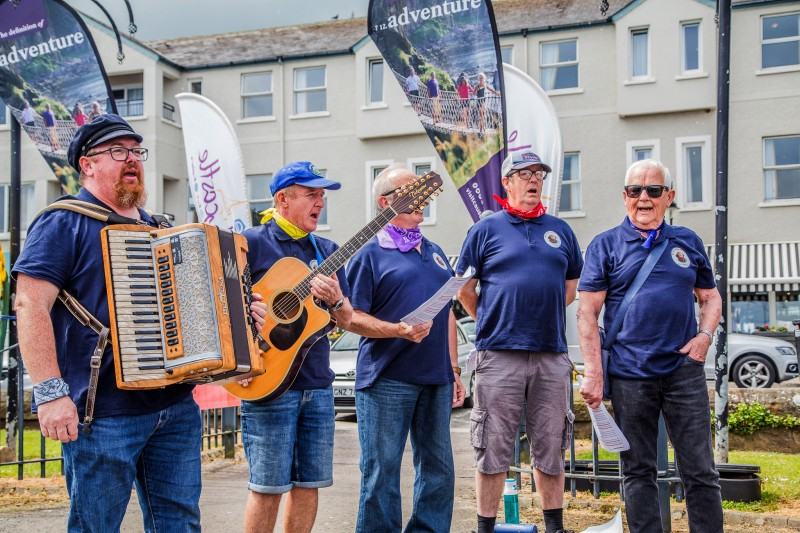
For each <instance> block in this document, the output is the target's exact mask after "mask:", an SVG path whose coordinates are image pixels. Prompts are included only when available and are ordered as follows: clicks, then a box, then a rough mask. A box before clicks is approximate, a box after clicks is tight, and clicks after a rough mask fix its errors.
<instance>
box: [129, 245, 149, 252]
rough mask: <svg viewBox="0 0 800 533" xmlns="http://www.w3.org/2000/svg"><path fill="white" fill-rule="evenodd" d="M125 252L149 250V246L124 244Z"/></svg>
mask: <svg viewBox="0 0 800 533" xmlns="http://www.w3.org/2000/svg"><path fill="white" fill-rule="evenodd" d="M125 251H126V252H151V251H152V250H150V247H149V246H126V247H125Z"/></svg>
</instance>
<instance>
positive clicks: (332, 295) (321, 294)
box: [311, 274, 344, 307]
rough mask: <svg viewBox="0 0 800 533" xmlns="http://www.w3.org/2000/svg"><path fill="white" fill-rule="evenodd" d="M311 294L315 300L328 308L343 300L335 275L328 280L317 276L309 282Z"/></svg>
mask: <svg viewBox="0 0 800 533" xmlns="http://www.w3.org/2000/svg"><path fill="white" fill-rule="evenodd" d="M311 294H312V295H313V296H314V298H316V299H317V300H321V301H323V302H325V304H326V305H327V306H328V307H333V306H334V305H336V303H337V302H338V301H339V300H341V299H342V298H344V295H343V294H342V289H341V287H339V280H338V279H336V274H333V276H331V277H330V278H329V277H328V276H323V275H322V274H317V276H316V277H315V278H314V279H312V280H311Z"/></svg>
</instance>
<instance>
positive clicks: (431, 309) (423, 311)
mask: <svg viewBox="0 0 800 533" xmlns="http://www.w3.org/2000/svg"><path fill="white" fill-rule="evenodd" d="M473 274H474V272H473V271H472V267H470V268H468V269H467V271H466V272H464V275H463V276H462V277H460V278H450V279H448V280H447V281H446V282H445V284H444V285H442V286H441V287H440V288H439V290H438V291H436V294H434V295H433V296H431V297H430V298H428V299H427V300H426V301H425V302H424V303H423V304H422V305H420V306H419V307H417V308H416V309H414V310H413V311H412V312H411V313H409V314H407V315H406V316H404V317H403V318H401V319H400V321H401V322H405V323H406V324H408V325H409V326H419V325H420V324H424V323H426V322H430V321H431V320H433V317H435V316H436V315H438V314H439V311H441V310H442V307H444V306H445V305H446V304H447V302H449V301H450V300H452V299H453V296H455V295H456V293H457V292H458V291H459V289H461V287H463V286H464V285H465V284H466V283H467V282H468V281H469V280H470V279H472V276H473Z"/></svg>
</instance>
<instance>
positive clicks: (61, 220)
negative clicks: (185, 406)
mask: <svg viewBox="0 0 800 533" xmlns="http://www.w3.org/2000/svg"><path fill="white" fill-rule="evenodd" d="M65 198H77V199H78V200H83V201H84V202H90V203H93V204H97V205H100V206H102V207H105V208H106V209H109V207H108V206H106V205H104V204H103V203H102V202H100V200H98V199H97V198H95V197H94V196H93V195H92V194H91V193H89V191H87V190H86V189H81V191H80V192H79V193H78V195H77V197H73V196H66V197H65ZM139 214H140V215H141V217H142V220H144V221H146V222H147V223H148V224H150V225H152V226H156V223H155V222H154V221H153V219H152V218H150V217H149V216H148V215H147V213H145V212H144V211H142V210H139ZM104 227H106V224H105V223H104V222H101V221H99V220H95V219H93V218H89V217H87V216H85V215H81V214H79V213H74V212H72V211H66V210H63V209H57V210H51V211H45V212H44V213H42V214H41V215H40V216H39V217H38V218H36V220H34V221H33V223H32V224H31V226H30V227H29V228H28V237H27V239H25V247H24V248H23V250H22V253H21V254H20V256H19V259H18V260H17V262H16V264H15V265H14V273H17V274H20V273H21V274H25V275H27V276H30V277H32V278H36V279H39V280H44V281H47V282H49V283H52V284H53V285H55V286H56V287H58V288H59V289H65V290H66V291H67V292H68V293H70V294H71V295H72V296H74V297H75V298H77V299H78V301H79V302H80V303H81V305H83V306H84V307H85V308H86V309H87V310H88V311H89V312H90V313H92V314H93V315H94V316H95V318H97V319H98V320H99V321H100V322H101V323H103V324H106V325H108V324H110V319H109V313H108V296H107V294H106V278H105V274H104V268H103V248H102V244H101V241H100V230H101V229H103V228H104ZM50 317H51V319H52V321H53V331H54V334H55V339H56V355H57V357H58V367H59V369H60V370H61V376H62V377H63V378H64V380H65V381H66V382H67V383H68V384H69V388H70V396H71V397H72V401H74V402H75V405H76V406H77V408H78V414H79V416H80V418H81V419H83V416H84V409H85V408H86V394H87V391H88V388H89V372H90V368H89V361H90V360H91V357H92V352H93V350H94V347H95V345H96V344H97V333H95V332H94V331H92V329H91V328H88V327H85V326H82V325H81V324H80V322H78V320H77V319H76V318H75V317H74V316H73V315H72V313H70V312H69V311H67V309H66V308H65V307H64V306H63V305H61V303H60V302H59V301H58V300H56V303H55V305H53V309H52V311H51V312H50ZM192 388H193V386H192V385H180V384H177V385H170V386H168V387H165V388H162V389H152V390H143V391H131V390H120V389H118V388H117V382H116V376H115V374H114V355H113V350H112V348H111V346H110V345H109V346H108V347H107V348H106V351H105V352H104V355H103V362H102V365H101V367H100V377H99V380H98V384H97V397H96V401H95V407H94V416H95V417H96V418H102V417H107V416H113V415H140V414H149V413H154V412H156V411H160V410H161V409H165V408H167V407H169V406H171V405H174V404H176V403H178V402H179V401H181V400H183V399H184V398H185V397H186V396H188V395H190V394H191V391H192Z"/></svg>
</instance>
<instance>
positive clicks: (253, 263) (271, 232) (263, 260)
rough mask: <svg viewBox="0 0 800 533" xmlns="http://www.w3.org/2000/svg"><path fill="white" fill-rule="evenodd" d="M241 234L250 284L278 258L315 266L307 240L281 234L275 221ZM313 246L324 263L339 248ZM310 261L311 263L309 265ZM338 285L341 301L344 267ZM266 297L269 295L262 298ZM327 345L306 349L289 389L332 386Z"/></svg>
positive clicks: (346, 289) (320, 242) (326, 243)
mask: <svg viewBox="0 0 800 533" xmlns="http://www.w3.org/2000/svg"><path fill="white" fill-rule="evenodd" d="M243 235H244V236H245V237H246V238H247V246H248V251H247V262H248V263H250V269H251V271H252V274H253V282H254V283H255V282H257V281H259V280H260V279H261V278H263V277H264V274H266V273H267V271H268V270H269V269H270V268H271V267H272V265H274V264H275V263H276V262H277V261H278V260H279V259H283V258H284V257H294V258H296V259H299V260H300V261H302V262H303V263H305V264H306V265H309V267H310V265H312V264H316V261H317V255H316V252H315V251H314V246H313V245H312V244H311V240H310V239H309V238H308V237H303V238H302V239H293V238H291V237H290V236H289V235H287V234H286V232H285V231H283V230H282V229H281V228H280V226H278V224H277V223H276V222H275V220H270V221H269V222H268V223H266V224H264V225H263V226H258V227H255V228H251V229H248V230H246V231H245V232H244V233H243ZM314 238H315V239H316V242H317V247H318V248H319V250H320V253H321V254H322V259H323V260H325V259H326V258H327V257H328V256H330V255H331V254H332V253H333V252H334V251H336V249H337V248H339V246H338V245H337V244H336V243H335V242H333V241H331V240H328V239H324V238H322V237H319V236H316V235H315V236H314ZM312 261H313V263H312ZM336 277H337V279H338V280H339V286H340V287H341V289H342V294H343V295H344V296H345V298H349V297H350V286H349V285H348V284H347V278H346V277H345V273H344V267H342V268H340V269H339V270H338V271H337V272H336ZM262 296H264V298H268V296H269V295H267V294H264V295H262ZM330 354H331V346H330V343H329V342H328V338H327V337H325V336H323V337H322V338H321V339H319V340H318V341H317V342H315V343H314V345H313V346H311V348H309V350H308V353H307V354H306V358H305V360H304V361H303V366H301V367H300V372H299V373H298V374H297V378H296V379H295V380H294V383H293V384H292V386H291V389H292V390H308V389H324V388H326V387H328V386H329V385H330V384H331V383H333V379H334V377H335V376H336V375H335V374H334V372H333V370H331V364H330Z"/></svg>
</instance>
